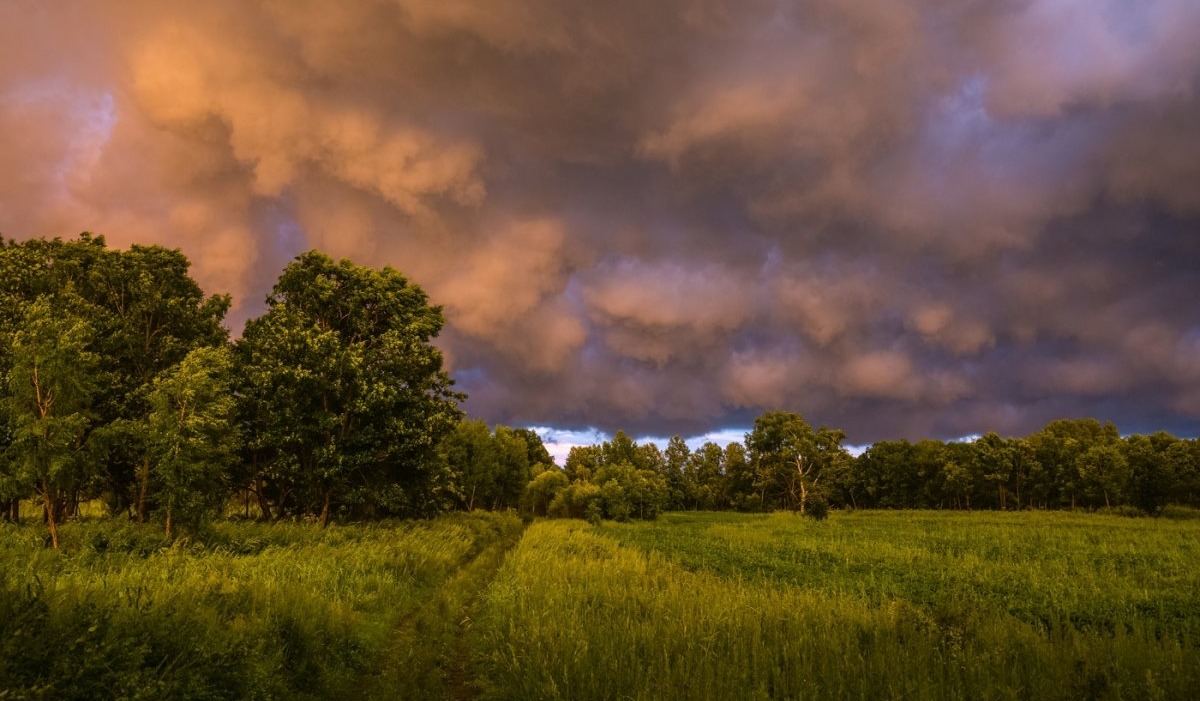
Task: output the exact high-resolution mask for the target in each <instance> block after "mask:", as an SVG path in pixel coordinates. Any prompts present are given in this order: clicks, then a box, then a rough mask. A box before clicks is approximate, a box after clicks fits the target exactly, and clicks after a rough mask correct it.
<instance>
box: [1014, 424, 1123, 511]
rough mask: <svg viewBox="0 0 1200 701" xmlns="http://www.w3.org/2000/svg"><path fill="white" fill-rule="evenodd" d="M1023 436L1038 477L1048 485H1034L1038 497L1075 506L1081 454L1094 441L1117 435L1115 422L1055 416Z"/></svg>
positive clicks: (1102, 441) (1111, 441)
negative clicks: (1036, 487)
mask: <svg viewBox="0 0 1200 701" xmlns="http://www.w3.org/2000/svg"><path fill="white" fill-rule="evenodd" d="M1027 440H1028V441H1029V445H1030V447H1031V448H1032V449H1033V456H1034V459H1035V460H1036V462H1037V464H1038V466H1039V472H1040V473H1041V474H1042V475H1044V476H1043V477H1042V479H1043V480H1044V481H1045V483H1047V484H1048V485H1050V486H1043V485H1038V487H1039V488H1038V490H1037V491H1038V495H1037V496H1038V498H1041V499H1043V500H1045V501H1046V502H1047V503H1048V504H1050V505H1052V506H1070V507H1071V508H1075V506H1076V504H1077V502H1078V501H1079V499H1080V497H1081V495H1082V488H1083V479H1082V476H1081V475H1080V473H1079V466H1080V465H1081V464H1082V462H1081V458H1082V455H1083V454H1084V453H1085V452H1086V451H1087V450H1088V449H1090V448H1091V447H1092V446H1095V445H1116V444H1117V442H1118V441H1119V440H1120V435H1119V434H1118V432H1117V427H1116V426H1114V425H1113V424H1111V423H1101V422H1100V421H1097V420H1096V419H1056V420H1054V421H1051V422H1050V423H1048V424H1046V426H1045V427H1044V428H1043V429H1042V430H1040V431H1038V432H1037V433H1034V434H1033V435H1031V436H1029V437H1028V439H1027Z"/></svg>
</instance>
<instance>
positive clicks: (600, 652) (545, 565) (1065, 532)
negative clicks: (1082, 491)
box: [478, 512, 1200, 699]
mask: <svg viewBox="0 0 1200 701" xmlns="http://www.w3.org/2000/svg"><path fill="white" fill-rule="evenodd" d="M1198 565H1200V523H1197V522H1195V521H1191V522H1169V521H1162V520H1158V521H1154V520H1148V519H1121V518H1117V517H1112V516H1084V515H1071V514H1062V513H1051V514H1043V513H1017V514H1002V513H1001V514H997V513H987V514H983V513H979V514H961V513H930V512H916V513H914V512H859V513H849V514H835V515H834V516H833V517H832V518H830V519H829V520H828V521H827V522H823V523H817V522H813V521H811V520H806V519H801V518H797V517H795V516H793V515H790V514H774V515H769V516H747V515H733V514H712V513H705V514H668V515H667V516H665V517H664V518H662V519H660V520H658V521H656V522H650V523H636V524H605V525H603V526H601V527H598V528H597V527H588V526H585V525H582V524H579V523H573V522H544V523H538V524H535V525H534V526H533V527H532V528H531V529H529V531H528V532H527V533H526V535H525V537H524V538H523V540H522V541H521V544H520V546H519V547H518V548H517V550H516V551H515V552H514V553H512V554H511V555H510V556H509V558H508V560H507V562H506V563H505V565H504V567H503V568H502V569H501V571H500V573H499V576H498V577H497V579H496V581H495V582H493V584H492V586H491V588H490V589H489V591H488V594H487V599H486V607H485V613H484V618H483V619H482V620H481V621H480V626H479V627H480V628H481V629H482V632H481V633H480V636H479V640H478V650H479V654H480V657H481V658H482V663H483V665H484V666H485V668H486V673H485V674H484V675H483V678H484V679H486V681H487V683H488V685H489V686H488V689H489V691H490V692H491V696H493V697H495V698H548V699H617V698H622V699H626V698H628V699H667V698H672V699H676V698H677V699H754V698H763V699H766V698H788V699H820V698H863V699H878V698H913V699H929V698H944V699H1057V698H1061V699H1091V698H1096V699H1118V698H1126V699H1155V698H1160V699H1187V698H1200V567H1198Z"/></svg>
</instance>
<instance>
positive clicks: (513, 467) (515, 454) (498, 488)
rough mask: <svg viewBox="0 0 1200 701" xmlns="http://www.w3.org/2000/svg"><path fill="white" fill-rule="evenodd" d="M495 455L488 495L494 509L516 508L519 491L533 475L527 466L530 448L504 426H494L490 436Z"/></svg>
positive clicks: (519, 497) (523, 440) (519, 436)
mask: <svg viewBox="0 0 1200 701" xmlns="http://www.w3.org/2000/svg"><path fill="white" fill-rule="evenodd" d="M492 443H493V444H494V445H495V454H496V480H495V493H494V494H493V495H492V496H491V506H492V508H493V509H515V508H517V506H518V505H519V503H520V499H521V492H522V491H524V490H525V485H527V484H529V480H530V479H532V477H533V475H532V473H531V470H530V465H529V447H528V444H527V443H526V442H525V438H524V437H523V436H521V435H520V434H518V433H517V432H515V431H514V430H513V429H511V428H509V427H507V426H497V427H496V429H495V432H494V434H493V435H492Z"/></svg>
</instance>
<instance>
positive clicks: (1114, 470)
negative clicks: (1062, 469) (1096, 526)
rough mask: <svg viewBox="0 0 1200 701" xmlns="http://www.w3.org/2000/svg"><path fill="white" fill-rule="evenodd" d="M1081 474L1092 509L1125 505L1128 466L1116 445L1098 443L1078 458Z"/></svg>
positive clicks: (1084, 491) (1084, 492)
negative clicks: (1101, 503) (1123, 503)
mask: <svg viewBox="0 0 1200 701" xmlns="http://www.w3.org/2000/svg"><path fill="white" fill-rule="evenodd" d="M1077 469H1078V471H1079V477H1080V482H1081V486H1082V491H1083V494H1084V496H1085V497H1086V498H1087V499H1088V501H1089V504H1090V505H1091V506H1099V505H1100V501H1101V498H1103V501H1104V506H1105V507H1106V508H1108V507H1111V506H1112V504H1113V502H1114V501H1116V502H1118V503H1120V502H1123V501H1125V494H1126V489H1127V488H1128V485H1129V463H1128V461H1127V460H1126V459H1125V455H1124V453H1122V452H1121V449H1120V448H1119V446H1118V445H1117V444H1115V443H1107V442H1106V443H1098V444H1096V445H1092V446H1090V447H1089V448H1088V449H1087V450H1086V451H1084V452H1083V454H1082V455H1080V456H1079V458H1078V468H1077Z"/></svg>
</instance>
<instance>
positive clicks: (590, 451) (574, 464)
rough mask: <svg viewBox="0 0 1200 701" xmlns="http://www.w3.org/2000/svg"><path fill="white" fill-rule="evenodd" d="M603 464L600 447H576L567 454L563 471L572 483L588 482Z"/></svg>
mask: <svg viewBox="0 0 1200 701" xmlns="http://www.w3.org/2000/svg"><path fill="white" fill-rule="evenodd" d="M601 464H603V463H602V460H601V451H600V446H595V445H574V446H571V450H570V451H569V452H568V453H567V460H566V464H565V465H564V466H563V471H564V472H565V473H566V475H567V479H569V480H571V481H572V482H586V481H587V480H589V479H591V476H592V475H593V474H594V473H595V472H596V469H597V468H598V467H600V465H601Z"/></svg>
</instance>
